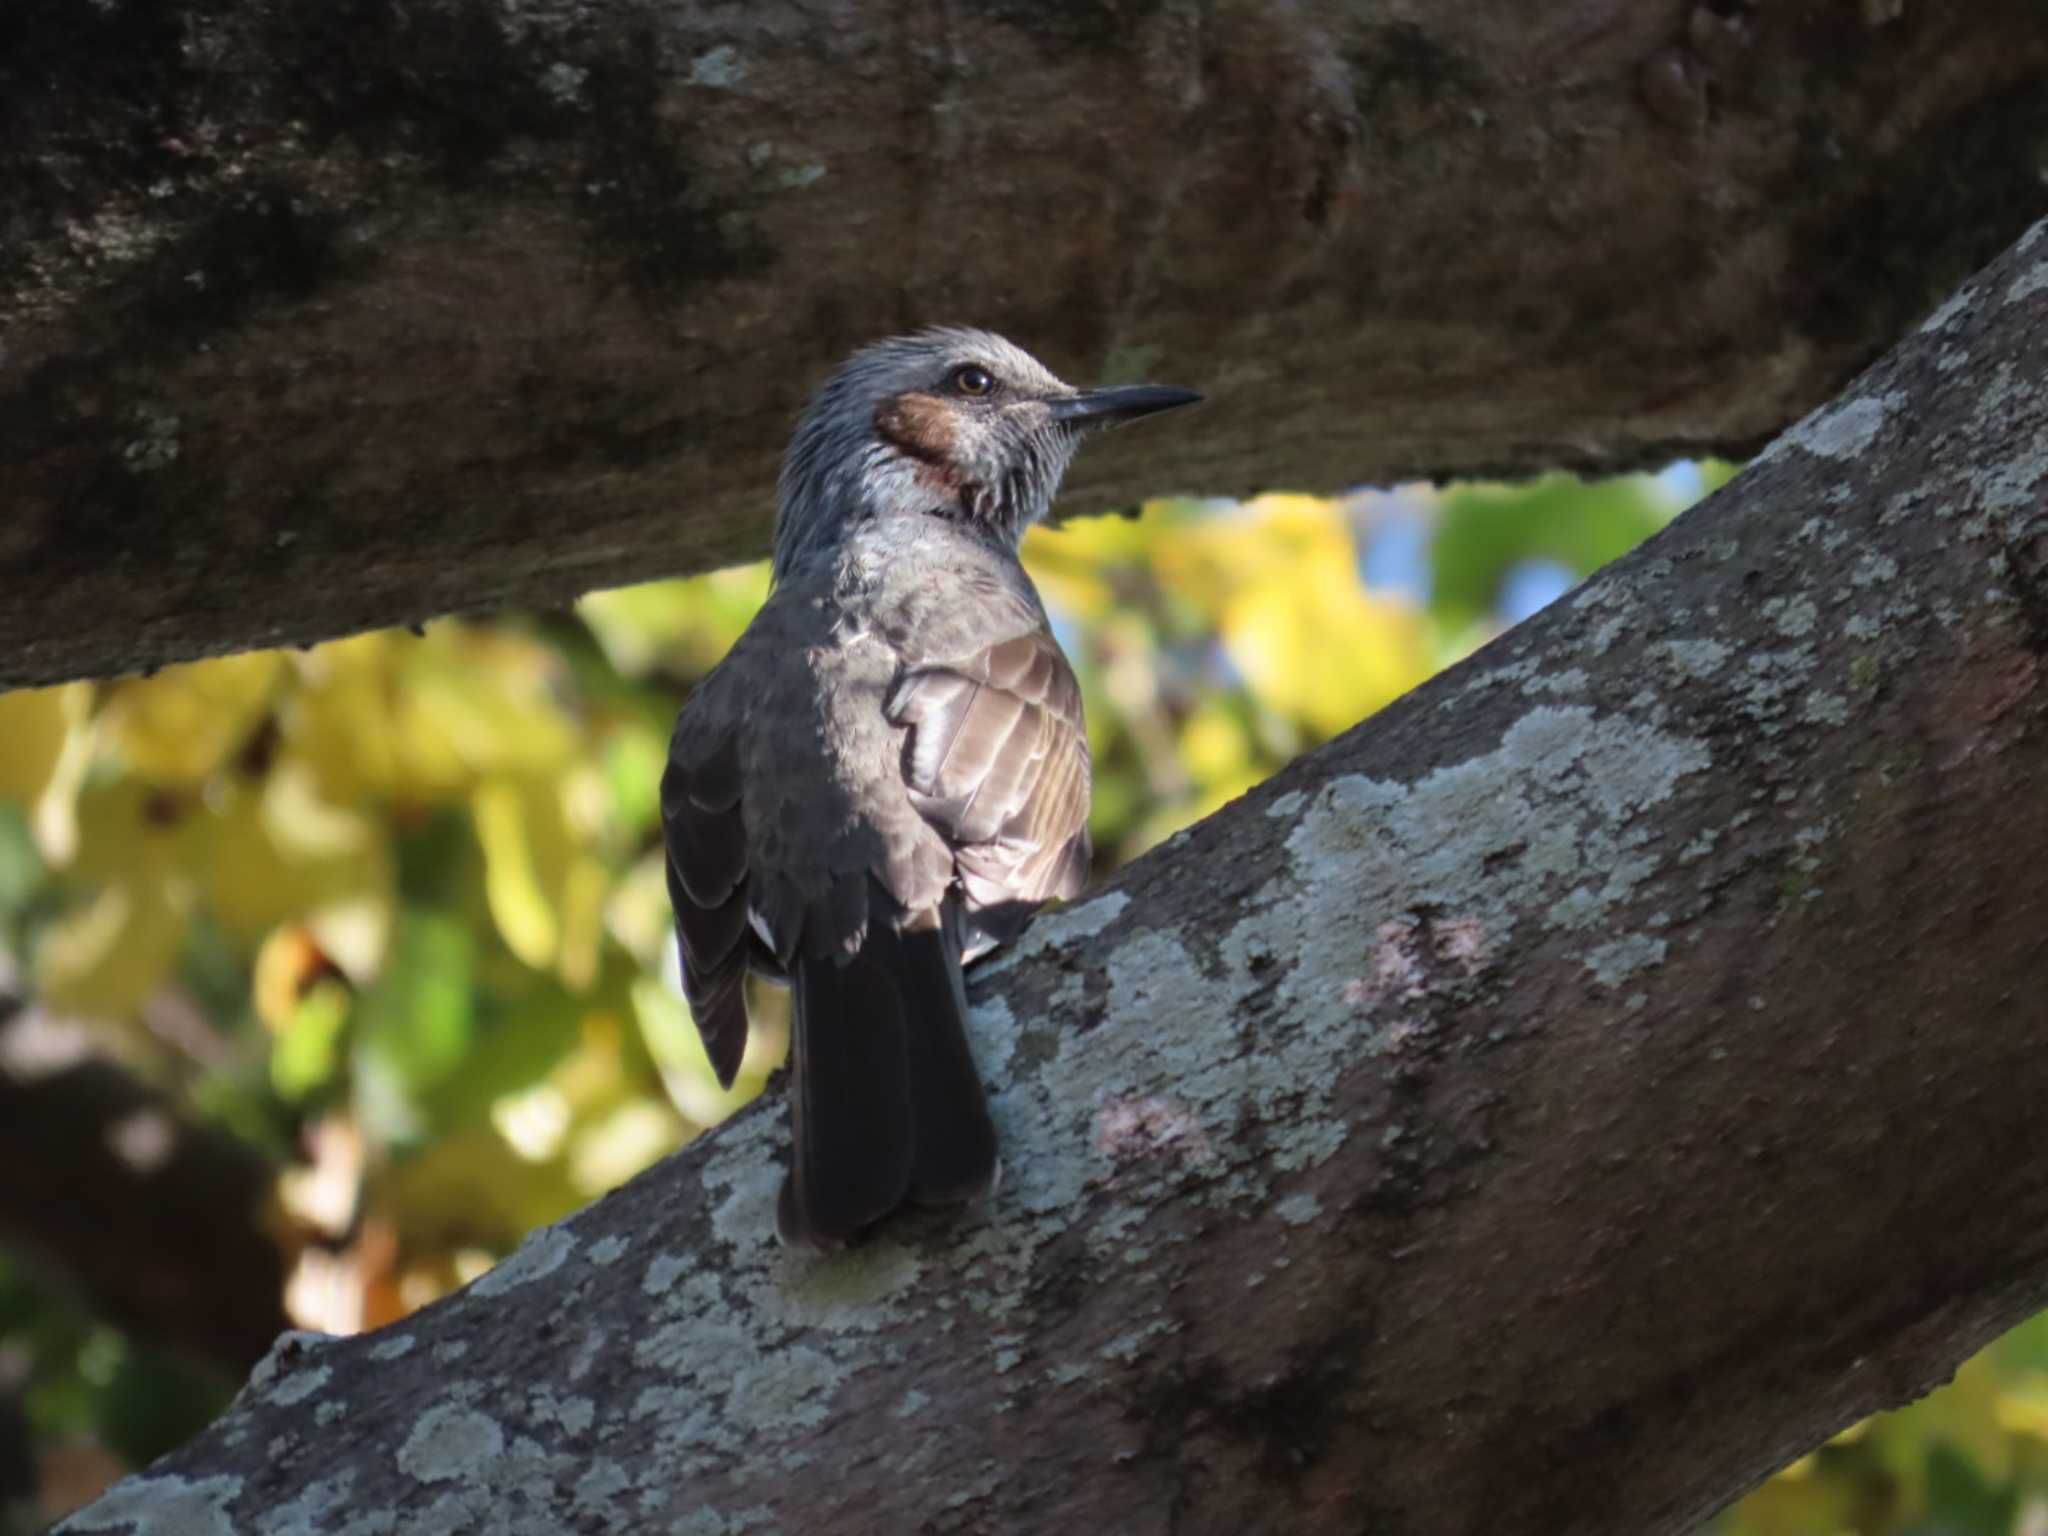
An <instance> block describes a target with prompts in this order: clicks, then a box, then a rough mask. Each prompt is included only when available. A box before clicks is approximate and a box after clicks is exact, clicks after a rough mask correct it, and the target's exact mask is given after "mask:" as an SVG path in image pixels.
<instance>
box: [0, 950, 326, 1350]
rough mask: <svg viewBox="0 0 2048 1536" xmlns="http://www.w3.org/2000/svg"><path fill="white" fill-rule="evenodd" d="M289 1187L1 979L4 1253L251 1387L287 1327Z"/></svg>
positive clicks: (127, 1326) (113, 1318)
mask: <svg viewBox="0 0 2048 1536" xmlns="http://www.w3.org/2000/svg"><path fill="white" fill-rule="evenodd" d="M274 1177H275V1170H274V1169H272V1168H271V1167H269V1166H268V1165H267V1164H265V1163H264V1161H263V1160H262V1159H261V1158H260V1157H257V1156H256V1155H255V1154H254V1153H252V1152H251V1151H250V1150H249V1149H248V1148H247V1147H246V1146H244V1145H243V1144H242V1143H240V1142H238V1141H236V1140H235V1139H234V1138H233V1137H232V1136H229V1135H226V1134H225V1133H223V1132H221V1131H219V1130H217V1129H214V1128H213V1127H210V1126H203V1125H198V1124H195V1123H193V1122H192V1121H191V1120H189V1119H187V1118H185V1117H184V1116H183V1115H181V1114H180V1113H179V1111H178V1110H177V1108H176V1106H175V1105H174V1104H173V1103H172V1102H171V1101H170V1100H168V1099H167V1098H165V1097H164V1095H162V1094H160V1093H158V1092H157V1091H156V1090H155V1089H153V1088H151V1087H149V1086H148V1085H147V1084H145V1083H142V1082H140V1081H138V1080H137V1079H136V1078H135V1077H134V1076H132V1075H131V1074H130V1073H129V1072H128V1071H127V1070H126V1069H124V1068H123V1067H121V1066H120V1065H119V1064H118V1063H116V1062H113V1061H110V1060H108V1059H107V1058H105V1057H104V1056H102V1055H100V1054H98V1052H97V1051H96V1050H95V1049H94V1047H93V1045H92V1042H91V1038H90V1036H89V1034H88V1032H87V1031H86V1030H85V1028H84V1027H83V1026H82V1025H81V1024H79V1023H78V1022H76V1021H74V1020H69V1019H64V1018H60V1017H57V1016H55V1015H53V1014H51V1013H49V1012H48V1011H46V1010H44V1009H42V1008H38V1007H36V1006H34V1005H31V1004H26V1003H23V1002H22V1001H21V1000H19V999H17V998H15V997H14V996H12V995H10V994H9V993H8V991H7V990H6V988H5V985H4V982H0V1243H5V1244H6V1245H7V1246H8V1248H9V1249H10V1250H12V1251H15V1252H18V1253H20V1254H21V1255H22V1257H24V1258H25V1259H27V1260H30V1261H31V1262H33V1263H34V1264H35V1265H36V1267H37V1268H38V1269H40V1270H42V1271H44V1272H45V1273H47V1274H49V1275H51V1276H52V1277H53V1278H54V1279H55V1280H56V1281H57V1282H58V1287H59V1288H60V1289H61V1290H62V1291H63V1292H64V1294H66V1295H67V1296H70V1297H71V1298H73V1299H74V1300H76V1301H77V1302H78V1303H79V1304H80V1305H81V1306H84V1307H86V1308H89V1309H90V1310H91V1311H93V1312H95V1313H97V1314H98V1315H99V1316H101V1317H103V1318H105V1319H106V1320H107V1321H108V1322H110V1323H112V1324H114V1325H115V1326H116V1327H118V1328H120V1329H122V1330H123V1331H124V1332H127V1333H129V1334H131V1335H132V1336H134V1337H135V1338H136V1339H137V1340H138V1341H140V1342H142V1343H145V1344H148V1345H151V1346H154V1347H156V1348H160V1349H164V1350H167V1351H169V1352H170V1353H172V1354H174V1355H177V1356H179V1357H181V1358H183V1359H185V1360H187V1361H190V1362H191V1363H193V1364H195V1365H198V1366H200V1367H202V1368H203V1369H205V1370H207V1371H208V1372H210V1373H211V1374H212V1375H214V1376H215V1377H217V1378H221V1379H224V1380H228V1381H233V1380H236V1379H238V1378H239V1377H240V1376H241V1375H242V1374H243V1373H244V1372H246V1371H247V1370H248V1369H249V1368H250V1366H252V1365H253V1364H255V1363H256V1361H257V1360H259V1359H260V1358H261V1357H262V1355H263V1352H264V1350H266V1349H267V1348H268V1347H269V1345H270V1341H271V1340H272V1339H274V1338H275V1337H276V1336H277V1334H278V1333H279V1331H280V1330H282V1329H283V1328H284V1327H285V1326H286V1325H287V1320H286V1317H285V1310H284V1279H285V1252H284V1245H283V1242H282V1241H281V1237H280V1234H279V1232H275V1231H272V1230H268V1229H266V1225H265V1221H264V1216H265V1212H266V1211H267V1210H268V1209H269V1201H270V1197H271V1193H270V1192H271V1183H272V1180H273V1179H274Z"/></svg>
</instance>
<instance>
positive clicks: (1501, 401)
mask: <svg viewBox="0 0 2048 1536" xmlns="http://www.w3.org/2000/svg"><path fill="white" fill-rule="evenodd" d="M0 125H4V133H0V344H4V351H0V360H4V367H0V465H4V467H5V470H6V477H7V478H6V483H7V492H6V495H7V516H6V517H5V518H0V589H4V590H5V591H6V592H7V593H8V594H9V598H8V601H7V602H5V603H4V604H0V686H18V685H21V684H25V683H34V682H46V681H52V680H55V679H59V678H67V677H78V676H106V675H111V674H114V673H119V672H123V671H132V670H138V669H141V668H145V667H150V666H155V665H159V664H162V663H164V662H168V661H174V660H179V659H183V658H189V657H193V656H197V655H202V654H208V653H212V652H217V651H222V650H232V649H244V648H248V647H251V646H261V645H272V644H278V643H283V642H306V641H311V640H315V639H321V638H325V637H328V636H332V635H336V634H340V633H344V632H347V631H352V630H359V629H364V628H368V627H372V626H376V625H382V624H392V623H397V622H400V621H407V620H416V619H422V618H426V617H429V616H431V615H434V614H437V613H443V612H447V611H450V610H454V609H463V608H488V607H495V606H500V605H503V604H508V603H517V604H523V605H527V606H545V605H550V604H558V603H562V602H565V601H567V600H569V599H571V598H573V597H575V596H577V595H579V594H581V593H583V592H585V591H588V590H589V589H591V588H593V587H597V586H604V585H611V584H617V583H619V582H622V581H630V580H637V579H643V578H645V577H649V576H653V575H659V574H664V573H672V572H683V571H689V570H702V569H706V568H708V567H712V566H716V565H722V564H730V563H732V562H734V561H737V560H739V559H742V558H745V557H751V556H754V555H757V554H760V553H763V552H765V548H766V544H767V530H768V515H769V496H768V487H769V486H770V485H771V483H772V481H773V475H774V464H775V457H776V455H777V454H778V453H779V452H780V450H781V447H782V443H783V441H784V438H785V435H786V433H787V430H788V425H789V422H790V419H791V417H792V415H793V414H794V412H795V410H796V408H797V406H798V404H799V403H800V402H801V400H802V399H803V397H804V396H805V394H806V393H807V392H808V390H809V388H810V386H811V385H812V383H813V382H814V381H815V379H816V378H817V377H818V375H819V374H820V373H821V371H822V370H823V369H825V368H826V367H828V366H829V365H830V364H831V363H833V362H835V361H837V360H838V358H839V357H840V356H842V355H843V354H844V353H845V351H846V350H847V349H848V348H849V347H851V346H852V345H854V344H855V343H857V342H860V341H863V340H867V339H870V338H872V337H874V336H876V335H880V334H886V333H888V332H892V331H897V330H902V329H905V328H908V327H912V326H915V325H920V324H925V323H929V322H934V321H948V320H949V321H964V322H971V323H976V324H982V325H992V326H995V327H996V328H998V329H1002V330H1005V331H1008V332H1010V333H1011V334H1013V335H1014V336H1016V337H1017V338H1018V339H1019V340H1021V341H1023V342H1024V343H1025V344H1027V345H1028V346H1029V347H1030V348H1031V349H1032V350H1034V351H1036V352H1038V353H1039V354H1040V355H1042V356H1044V357H1046V358H1047V359H1048V361H1050V362H1052V363H1053V364H1055V365H1056V366H1057V367H1058V368H1059V369H1060V370H1061V371H1062V372H1063V373H1066V374H1067V375H1068V376H1069V377H1073V378H1076V379H1079V380H1083V381H1102V382H1115V381H1120V380H1127V379H1130V378H1134V377H1138V376H1150V377H1156V378H1161V379H1165V380H1169V381H1173V382H1180V383H1186V384H1192V385H1196V386H1199V387H1201V388H1203V389H1205V390H1207V391H1208V392H1209V393H1210V396H1211V404H1210V405H1209V407H1208V408H1207V409H1206V411H1205V415H1204V422H1203V431H1202V432H1201V433H1200V434H1198V435H1196V436H1195V437H1194V438H1193V439H1190V438H1189V437H1188V435H1187V434H1165V433H1161V434H1151V435H1147V434H1132V435H1131V436H1130V437H1129V438H1127V439H1125V440H1123V441H1120V442H1116V443H1112V444H1106V445H1104V446H1103V447H1101V448H1099V449H1096V450H1091V452H1090V454H1089V455H1088V457H1087V458H1086V459H1085V460H1084V461H1083V463H1082V465H1081V466H1080V468H1079V471H1078V473H1077V476H1076V478H1075V482H1074V485H1073V495H1072V498H1071V503H1072V504H1073V505H1077V506H1085V507H1087V508H1089V509H1091V510H1094V509H1099V508H1101V507H1103V506H1105V505H1113V504H1115V503H1116V502H1117V501H1118V500H1120V499H1126V500H1127V499H1130V498H1134V497H1136V496H1137V495H1139V494H1140V493H1141V492H1154V493H1156V492H1159V491H1163V490H1176V489H1180V490H1191V491H1202V492H1209V493H1216V492H1225V491H1234V490H1244V489H1264V488H1269V487H1271V486H1273V485H1275V484H1280V483H1284V484H1287V485H1294V486H1305V487H1318V488H1335V487H1338V486H1341V485H1346V484H1352V483H1356V482H1360V481H1368V480H1370V481H1375V482H1387V481H1391V480H1394V479H1398V478H1402V477H1409V476H1430V475H1451V474H1473V473H1479V472H1487V471H1522V472H1529V471H1536V470H1542V469H1549V468H1553V467H1556V466H1558V465H1560V464H1567V465H1579V466H1585V467H1592V468H1602V469H1611V468H1616V467H1630V466H1636V465H1642V464H1655V463H1661V462H1663V461H1664V460H1666V459H1668V458H1670V457H1672V456H1674V455H1676V454H1678V453H1681V452H1683V453H1698V452H1706V451H1715V452H1721V453H1732V454H1743V453H1747V452H1749V451H1752V450H1754V449H1755V448H1756V447H1757V446H1759V445H1761V444H1762V443H1763V442H1764V441H1765V440H1766V439H1767V438H1768V437H1770V436H1771V435H1772V434H1773V433H1775V432H1777V431H1778V430H1779V429H1781V428H1782V427H1783V426H1784V425H1785V423H1786V422H1788V421H1789V420H1791V419H1792V417H1794V416H1795V415H1797V414H1799V413H1800V412H1801V411H1803V410H1806V409H1807V408H1809V407H1811V406H1812V405H1814V404H1817V403H1818V402H1820V401H1821V400H1823V399H1825V398H1827V397H1828V396H1829V395H1830V394H1832V393H1833V392H1834V391H1835V390H1837V389H1838V388H1839V387H1840V386H1841V385H1842V383H1843V382H1844V381H1845V380H1846V379H1847V378H1848V377H1849V376H1850V374H1851V373H1852V372H1853V371H1854V370H1855V369H1857V368H1859V367H1861V366H1862V365H1863V364H1864V363H1866V362H1867V361H1868V360H1869V359H1870V358H1872V357H1874V356H1875V355H1876V354H1877V353H1878V351H1879V350H1881V349H1882V348H1883V347H1884V346H1886V345H1888V344H1889V342H1890V341H1891V339H1892V338H1893V337H1895V336H1896V335H1897V334H1898V332H1899V330H1900V328H1901V327H1902V326H1903V325H1905V324H1907V323H1909V322H1910V321H1911V320H1912V319H1914V318H1916V317H1917V316H1918V315H1920V314H1922V313H1924V312H1925V311H1926V310H1927V309H1929V308H1931V307H1932V305H1933V304H1934V303H1935V302H1936V301H1937V300H1938V299H1939V298H1940V297H1941V296H1942V295H1944V294H1945V293H1947V292H1948V291H1950V289H1952V288H1953V286H1954V285H1955V283H1956V282H1958V281H1960V280H1961V278H1962V277H1963V276H1964V275H1966V274H1967V273H1968V272H1969V271H1971V270H1973V269H1974V268H1975V267H1976V266H1978V265H1979V264H1981V263H1982V262H1983V261H1985V260H1987V259H1989V257H1990V256H1991V255H1992V254H1993V253H1994V252H1996V251H1997V250H1998V249H2000V248H2001V247H2002V246H2003V245H2004V244H2005V243H2006V242H2007V241H2009V240H2010V239H2011V238H2012V237H2013V236H2014V235H2016V234H2017V233H2018V231H2019V229H2020V228H2021V226H2022V225H2023V224H2024V223H2025V222H2026V221H2027V220H2028V219H2029V218H2031V217H2033V216H2034V215H2035V214H2037V213H2038V212H2039V211H2041V209H2042V207H2043V193H2042V187H2041V173H2042V170H2043V167H2044V165H2048V14H2044V12H2043V11H2042V9H2041V7H2040V6H2039V4H2038V0H1975V3H1972V4H1961V3H1955V0H1946V3H1945V0H1908V3H1906V4H1903V5H1898V4H1894V5H1884V4H1868V3H1866V4H1862V5H1858V4H1854V3H1850V0H1839V3H1830V4H1816V5H1800V6H1789V5H1768V6H1766V5H1747V4H1711V5H1710V4H1696V5H1689V6H1688V5H1683V4H1679V3H1676V0H1672V3H1667V4H1653V5H1645V4H1642V3H1639V0H1552V3H1549V4H1545V5H1540V6H1531V5H1527V4H1524V3H1522V0H1483V3H1477V4H1468V5H1464V6H1458V7H1415V6H1411V5H1396V4H1394V3H1392V0H1308V3H1302V4H1295V5H1287V6H1281V5H1277V4H1241V5H1213V4H1206V3H1198V0H1143V3H1136V0H1117V3H1109V0H1071V3H1059V4H1049V5H1038V4H1017V3H1013V0H1003V3H997V4H991V5H985V6H979V7H970V8H966V9H956V8H951V7H947V6H913V7H910V8H907V9H906V8H905V7H902V6H899V5H895V4H891V3H884V0H861V3H852V4H845V5H839V6H830V7H821V6H817V5H795V4H788V3H780V0H769V3H764V4H750V5H746V6H703V7H680V8H679V7H676V6H673V5H669V4H666V3H657V0H577V3H574V4H549V5H540V4H532V3H524V0H520V3H512V0H505V3H500V0H409V3H406V4H397V3H394V0H340V3H335V4H325V5H316V4H310V3H294V0H238V3H236V4H234V5H222V4H218V3H214V0H152V3H150V4H147V5H87V4H75V5H73V4H42V5H27V6H19V5H18V6H15V7H14V8H13V9H12V11H11V12H10V14H9V16H8V18H7V20H6V22H5V23H4V24H0Z"/></svg>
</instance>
